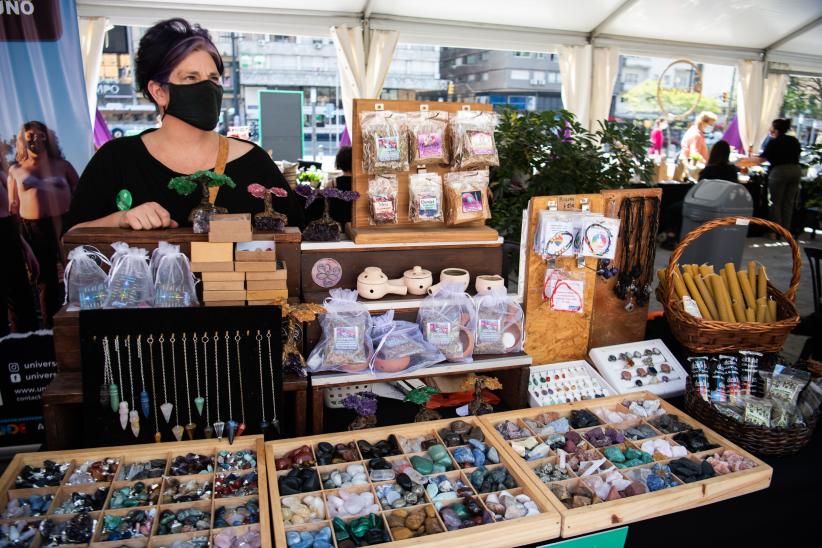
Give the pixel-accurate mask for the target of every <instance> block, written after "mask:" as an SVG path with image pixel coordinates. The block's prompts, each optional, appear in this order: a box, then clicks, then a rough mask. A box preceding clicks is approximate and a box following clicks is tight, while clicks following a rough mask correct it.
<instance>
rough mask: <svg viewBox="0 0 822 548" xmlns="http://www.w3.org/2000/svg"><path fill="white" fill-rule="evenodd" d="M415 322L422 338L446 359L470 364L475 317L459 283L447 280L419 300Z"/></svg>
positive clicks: (471, 303)
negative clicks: (420, 302) (433, 291)
mask: <svg viewBox="0 0 822 548" xmlns="http://www.w3.org/2000/svg"><path fill="white" fill-rule="evenodd" d="M417 324H419V326H420V329H421V330H422V333H423V336H424V337H425V340H426V341H428V342H429V343H431V344H432V345H434V346H435V347H436V348H437V349H439V351H440V352H442V353H443V354H445V358H446V359H447V360H448V361H449V362H457V363H471V362H472V361H473V358H472V357H471V356H472V354H473V352H474V332H475V331H476V325H477V316H476V309H475V307H474V302H473V301H472V300H471V296H470V295H468V294H467V293H465V292H464V291H463V290H462V286H461V285H460V284H455V283H446V284H444V285H442V286H441V287H440V289H439V290H438V291H437V292H436V293H434V294H433V295H429V296H428V297H426V298H425V300H423V301H422V304H421V305H420V310H419V313H418V315H417Z"/></svg>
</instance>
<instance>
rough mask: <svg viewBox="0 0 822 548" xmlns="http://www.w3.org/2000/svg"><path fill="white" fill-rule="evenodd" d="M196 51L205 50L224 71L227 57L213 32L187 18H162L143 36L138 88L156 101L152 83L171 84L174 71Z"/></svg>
mask: <svg viewBox="0 0 822 548" xmlns="http://www.w3.org/2000/svg"><path fill="white" fill-rule="evenodd" d="M195 51H205V52H206V53H208V54H209V55H210V56H211V58H212V59H213V60H214V64H215V65H217V72H219V73H220V74H222V73H223V59H222V57H221V56H220V52H219V51H217V47H216V46H215V45H214V42H212V41H211V35H210V34H209V33H208V31H207V30H206V29H204V28H202V27H200V25H196V24H195V25H192V24H191V23H189V22H188V21H186V20H185V19H180V18H177V19H168V20H166V21H160V22H159V23H157V24H156V25H154V26H153V27H151V28H150V29H148V31H147V32H146V33H145V35H143V37H142V39H140V47H139V48H138V50H137V59H136V63H135V64H136V71H135V76H136V80H137V87H138V89H139V90H141V91H142V92H143V96H144V97H145V98H146V99H148V100H149V101H151V102H152V103H153V102H154V98H153V97H152V96H151V94H150V93H149V92H148V83H149V82H150V81H151V80H154V81H155V82H161V83H164V84H165V83H168V79H169V76H170V75H171V72H172V71H173V70H174V69H175V68H176V67H177V65H179V64H180V63H181V62H182V61H183V59H185V58H186V57H188V56H189V55H190V54H191V53H193V52H195Z"/></svg>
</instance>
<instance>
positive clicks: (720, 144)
mask: <svg viewBox="0 0 822 548" xmlns="http://www.w3.org/2000/svg"><path fill="white" fill-rule="evenodd" d="M730 156H731V145H729V144H728V142H727V141H722V140H719V141H717V142H716V143H714V146H712V147H711V155H710V156H709V157H708V164H707V165H706V166H705V169H703V170H702V171H700V172H699V180H700V181H701V180H703V179H721V180H723V181H730V182H732V183H736V182H737V176H738V174H739V170H738V169H737V168H736V166H735V165H733V164H732V163H731V162H730V160H729V158H730Z"/></svg>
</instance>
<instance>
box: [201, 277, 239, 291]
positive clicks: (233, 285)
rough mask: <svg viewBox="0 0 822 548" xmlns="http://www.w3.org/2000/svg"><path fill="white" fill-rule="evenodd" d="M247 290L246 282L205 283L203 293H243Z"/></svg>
mask: <svg viewBox="0 0 822 548" xmlns="http://www.w3.org/2000/svg"><path fill="white" fill-rule="evenodd" d="M243 289H245V282H244V281H242V280H240V281H237V282H203V291H204V292H206V291H242V290H243Z"/></svg>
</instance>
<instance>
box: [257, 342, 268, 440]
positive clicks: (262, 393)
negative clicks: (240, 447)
mask: <svg viewBox="0 0 822 548" xmlns="http://www.w3.org/2000/svg"><path fill="white" fill-rule="evenodd" d="M256 339H257V362H258V363H259V364H260V413H262V415H263V419H262V420H261V421H260V432H262V434H263V436H265V433H266V430H268V421H267V420H265V383H264V381H263V336H262V335H261V334H260V330H259V329H258V330H257V337H256Z"/></svg>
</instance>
